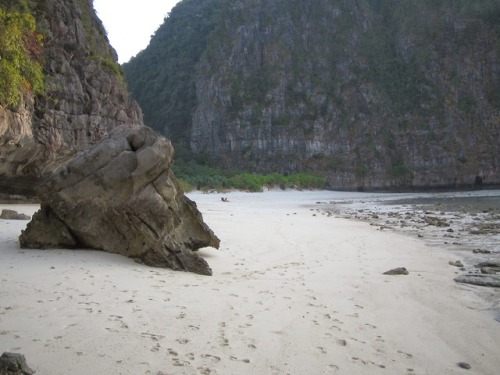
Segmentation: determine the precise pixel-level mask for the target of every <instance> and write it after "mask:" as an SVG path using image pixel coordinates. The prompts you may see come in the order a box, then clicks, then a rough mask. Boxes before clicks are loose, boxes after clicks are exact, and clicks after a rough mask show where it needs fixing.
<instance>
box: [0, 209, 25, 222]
mask: <svg viewBox="0 0 500 375" xmlns="http://www.w3.org/2000/svg"><path fill="white" fill-rule="evenodd" d="M0 219H4V220H30V219H31V216H29V215H26V214H23V213H19V212H17V211H14V210H8V209H3V210H2V213H1V214H0Z"/></svg>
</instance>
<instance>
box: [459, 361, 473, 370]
mask: <svg viewBox="0 0 500 375" xmlns="http://www.w3.org/2000/svg"><path fill="white" fill-rule="evenodd" d="M457 365H458V367H460V368H463V369H465V370H470V369H471V368H472V366H471V365H469V364H468V363H467V362H458V363H457Z"/></svg>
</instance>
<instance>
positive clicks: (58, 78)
mask: <svg viewBox="0 0 500 375" xmlns="http://www.w3.org/2000/svg"><path fill="white" fill-rule="evenodd" d="M32 11H33V14H34V15H35V17H36V19H37V25H38V29H39V30H40V32H41V34H42V35H43V38H44V39H43V46H44V47H43V61H44V73H45V84H46V90H45V93H44V94H43V95H38V96H36V97H31V96H30V95H27V96H26V97H24V98H23V100H22V101H21V102H20V105H19V106H18V107H17V108H10V107H2V106H0V193H4V194H20V195H32V194H33V188H34V186H35V185H36V182H37V181H38V180H39V178H40V177H41V176H42V175H43V173H44V171H47V170H51V169H53V168H54V167H55V166H56V165H58V164H59V163H60V162H62V161H64V160H66V159H67V158H68V157H70V156H74V155H75V153H78V152H79V151H82V150H85V149H87V148H88V147H89V146H90V145H92V144H95V143H96V142H97V141H99V140H101V139H102V137H103V136H104V135H106V134H107V133H108V132H109V131H110V130H111V129H113V128H114V127H116V126H118V125H121V124H125V123H136V124H142V113H141V110H140V108H139V106H138V105H137V104H136V103H135V102H134V101H132V100H130V99H129V98H128V92H127V88H126V84H125V81H124V78H123V75H122V73H121V70H120V68H119V66H118V64H117V63H116V60H117V58H116V53H115V52H114V50H113V49H112V47H111V46H110V45H109V43H108V41H107V37H106V33H105V30H104V28H103V26H102V24H101V22H100V20H99V19H98V18H97V16H96V14H95V12H94V9H93V4H92V0H44V1H40V2H38V3H37V5H35V6H34V7H33V9H32Z"/></svg>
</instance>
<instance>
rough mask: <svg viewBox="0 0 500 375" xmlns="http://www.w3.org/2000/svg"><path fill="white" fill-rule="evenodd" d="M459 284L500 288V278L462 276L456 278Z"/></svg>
mask: <svg viewBox="0 0 500 375" xmlns="http://www.w3.org/2000/svg"><path fill="white" fill-rule="evenodd" d="M455 281H456V282H457V283H462V284H471V285H478V286H487V287H493V288H500V276H496V275H461V276H458V277H457V278H455Z"/></svg>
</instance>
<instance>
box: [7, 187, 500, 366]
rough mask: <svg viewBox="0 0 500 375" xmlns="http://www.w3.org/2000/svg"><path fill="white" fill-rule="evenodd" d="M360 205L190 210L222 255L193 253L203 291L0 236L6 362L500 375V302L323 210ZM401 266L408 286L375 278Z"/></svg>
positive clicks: (386, 233)
mask: <svg viewBox="0 0 500 375" xmlns="http://www.w3.org/2000/svg"><path fill="white" fill-rule="evenodd" d="M358 194H359V193H338V192H328V191H319V192H317V191H316V192H296V191H287V192H279V191H278V192H274V191H270V192H266V193H253V194H252V193H240V192H230V193H225V194H203V193H199V192H196V193H190V194H188V197H189V198H190V199H192V200H194V201H195V202H196V203H197V206H198V208H199V209H200V211H201V212H202V214H203V217H204V219H205V221H206V222H207V224H208V225H209V226H210V227H211V228H212V229H213V230H214V232H215V233H216V234H217V235H218V236H219V237H220V238H221V241H222V242H221V249H220V250H219V251H217V250H214V249H211V248H207V249H202V250H200V255H202V256H203V257H204V258H205V259H206V260H207V261H208V262H209V264H210V266H211V267H212V269H213V271H214V275H213V276H212V277H207V276H200V275H194V274H188V273H183V272H175V271H171V270H167V269H155V268H150V267H146V266H143V265H141V264H137V263H135V262H133V261H132V260H130V259H127V258H124V257H122V256H118V255H113V254H108V253H103V252H98V251H89V250H22V249H19V245H18V242H17V237H18V235H19V234H20V230H22V228H23V227H24V226H25V225H26V223H27V222H15V221H5V220H0V226H1V231H0V271H1V274H2V277H1V279H2V291H1V293H0V337H1V340H0V341H1V342H2V347H1V348H0V350H2V351H15V352H16V351H17V352H21V353H23V354H24V355H25V356H26V359H27V363H28V365H29V366H30V367H31V368H33V369H34V370H36V371H37V374H51V375H63V374H64V375H65V374H67V373H72V374H77V375H78V374H82V375H83V374H88V373H106V374H153V375H164V374H170V373H176V374H231V373H248V372H250V371H252V372H255V373H266V374H276V375H280V374H310V373H314V374H323V373H324V374H337V373H338V374H370V375H371V374H375V375H377V374H396V373H397V374H400V373H401V374H424V373H440V374H460V373H462V372H463V371H464V370H463V369H461V368H460V367H459V366H458V365H457V364H458V363H459V362H467V363H468V364H470V365H471V367H472V371H473V372H474V373H481V374H488V375H489V374H491V375H493V374H494V373H495V372H496V371H497V370H498V367H499V366H500V359H499V358H498V349H497V343H498V342H500V332H499V330H498V327H499V326H498V322H496V321H495V320H494V319H493V318H494V316H493V312H494V311H493V310H491V308H492V307H494V306H492V304H491V302H488V298H494V297H495V295H496V296H498V290H497V289H493V288H485V289H479V287H472V286H467V285H461V284H457V283H455V282H454V281H453V277H454V275H455V272H456V269H454V268H453V267H450V266H449V265H448V260H449V254H448V253H446V252H445V251H441V250H439V249H437V248H435V247H430V246H428V245H427V244H425V243H424V242H423V241H422V239H420V238H412V237H410V236H407V235H402V234H400V233H395V232H393V231H391V230H382V231H380V230H378V228H377V227H374V226H372V225H370V224H369V223H366V222H363V221H355V220H346V219H344V218H337V217H334V215H330V216H328V213H327V212H325V211H322V210H321V209H320V207H319V206H320V205H318V204H317V202H329V201H330V200H332V201H333V200H338V199H341V200H346V201H347V200H358V199H361V200H366V199H368V198H370V199H378V198H377V195H376V194H372V195H370V194H362V196H363V197H362V198H359V195H358ZM221 196H224V197H227V198H228V202H222V201H221ZM365 202H366V201H365ZM4 206H5V205H2V206H0V207H2V208H3V207H4ZM14 209H16V210H18V211H21V212H23V213H28V214H32V213H33V212H34V211H35V210H36V209H37V206H36V205H24V206H23V205H21V206H19V205H14ZM318 210H320V211H318ZM401 266H403V267H407V269H408V270H409V275H407V276H386V275H383V272H385V271H387V270H389V269H391V268H395V267H401ZM477 290H481V291H484V292H485V293H486V291H487V293H490V294H491V295H490V296H489V297H488V296H485V297H486V298H483V296H481V295H480V294H481V293H479V294H478V293H477ZM117 347H119V348H120V350H116V348H117Z"/></svg>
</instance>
